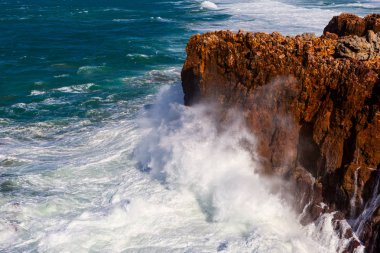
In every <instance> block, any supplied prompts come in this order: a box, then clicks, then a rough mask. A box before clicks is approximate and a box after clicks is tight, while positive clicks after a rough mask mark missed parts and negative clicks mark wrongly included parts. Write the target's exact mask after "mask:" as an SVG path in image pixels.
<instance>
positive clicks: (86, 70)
mask: <svg viewBox="0 0 380 253" xmlns="http://www.w3.org/2000/svg"><path fill="white" fill-rule="evenodd" d="M104 68H105V66H82V67H79V68H78V71H77V74H82V75H91V74H94V73H97V72H100V71H102V70H104Z"/></svg>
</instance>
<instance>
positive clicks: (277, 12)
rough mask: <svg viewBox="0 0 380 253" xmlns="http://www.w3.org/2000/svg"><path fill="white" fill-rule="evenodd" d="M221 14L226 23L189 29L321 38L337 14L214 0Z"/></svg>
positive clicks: (268, 1) (271, 2)
mask: <svg viewBox="0 0 380 253" xmlns="http://www.w3.org/2000/svg"><path fill="white" fill-rule="evenodd" d="M214 2H215V4H217V6H218V9H219V10H220V12H224V13H226V14H228V15H230V17H229V18H227V19H226V20H222V21H221V20H218V21H215V22H209V21H208V22H207V24H203V23H201V24H200V26H196V27H191V28H192V29H194V28H195V29H196V30H199V31H209V30H216V29H231V30H235V31H237V30H239V29H243V30H246V31H254V32H273V31H278V32H281V33H284V34H289V35H292V34H298V33H304V32H314V33H316V34H321V33H322V31H323V28H324V27H325V26H326V24H327V23H328V22H329V20H330V19H331V18H332V16H334V15H337V14H339V12H337V11H332V10H328V9H322V8H319V7H312V8H306V7H302V6H296V5H292V4H289V3H286V2H283V1H275V0H257V1H233V0H215V1H214Z"/></svg>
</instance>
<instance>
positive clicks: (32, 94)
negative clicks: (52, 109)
mask: <svg viewBox="0 0 380 253" xmlns="http://www.w3.org/2000/svg"><path fill="white" fill-rule="evenodd" d="M43 94H46V92H45V91H40V90H32V91H31V92H30V96H39V95H43Z"/></svg>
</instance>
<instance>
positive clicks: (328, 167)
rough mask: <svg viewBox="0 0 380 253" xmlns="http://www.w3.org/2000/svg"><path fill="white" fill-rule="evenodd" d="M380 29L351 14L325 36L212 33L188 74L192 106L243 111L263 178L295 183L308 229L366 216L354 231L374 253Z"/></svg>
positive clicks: (371, 19) (378, 241)
mask: <svg viewBox="0 0 380 253" xmlns="http://www.w3.org/2000/svg"><path fill="white" fill-rule="evenodd" d="M379 31H380V15H379V14H371V15H368V16H366V17H365V18H364V19H362V18H360V17H357V16H355V15H352V14H342V15H341V16H339V17H334V18H333V19H332V21H330V23H329V24H328V26H327V27H326V28H325V31H324V35H323V36H321V37H315V36H312V35H310V34H303V35H298V36H294V37H290V36H283V35H281V34H279V33H276V32H275V33H272V34H266V33H245V32H242V31H239V32H238V33H233V32H230V31H219V32H209V33H205V34H202V35H194V36H192V37H191V38H190V41H189V43H188V45H187V48H186V51H187V59H186V61H185V64H184V66H183V70H182V87H183V91H184V94H185V104H186V105H192V104H194V103H197V102H199V101H207V100H215V101H217V102H218V104H219V106H220V107H221V108H222V109H223V108H225V109H228V108H231V107H237V108H240V110H241V111H243V113H244V115H246V122H247V126H248V128H249V129H250V130H251V131H252V133H253V134H254V135H255V136H256V137H257V140H258V143H257V151H258V153H259V155H260V157H261V158H262V161H261V162H262V164H263V173H265V174H269V175H272V174H275V175H280V176H281V177H283V178H285V179H287V180H289V181H290V182H292V183H293V185H294V189H293V191H291V192H292V193H293V195H294V198H295V203H297V205H296V209H297V210H298V211H299V212H300V213H301V212H305V215H304V216H303V219H302V221H301V222H302V223H304V224H307V223H309V222H312V221H315V220H316V219H317V218H318V217H320V216H321V215H322V214H323V213H326V212H337V213H336V217H337V219H350V220H355V219H359V218H360V219H363V221H362V222H360V221H356V222H355V224H356V225H355V224H352V226H353V227H352V229H353V230H354V231H355V232H356V233H358V237H359V239H360V240H361V243H362V244H363V245H364V246H366V252H370V253H373V252H379V251H380V232H379V230H380V211H379V210H378V209H379V208H377V209H376V208H372V209H374V210H373V213H372V214H371V215H367V216H365V217H364V216H363V215H361V214H363V213H364V212H365V211H368V210H369V205H370V202H371V201H372V202H374V201H373V199H374V195H376V196H377V194H379V193H380V189H379V184H378V182H379V180H380V77H379V75H380V57H379V56H380V55H379V52H380V46H379V45H380V43H379V42H380V35H379V34H377V32H379ZM342 36H343V37H342ZM363 36H365V37H363ZM376 187H377V188H376ZM376 196H375V197H376ZM376 201H377V200H376ZM376 201H375V202H374V204H373V203H372V202H371V203H372V204H373V205H380V200H379V203H377V202H376ZM372 209H371V210H372ZM337 224H338V223H337ZM359 227H360V229H359ZM337 230H339V226H337ZM340 234H341V235H342V236H343V237H346V236H347V234H349V232H344V233H343V232H341V233H340ZM351 234H352V231H351ZM352 238H354V237H352ZM358 245H360V242H358V241H357V240H356V241H355V240H354V239H352V242H351V243H350V245H348V246H347V248H346V251H345V252H352V251H353V250H354V249H355V248H356V247H357V246H358Z"/></svg>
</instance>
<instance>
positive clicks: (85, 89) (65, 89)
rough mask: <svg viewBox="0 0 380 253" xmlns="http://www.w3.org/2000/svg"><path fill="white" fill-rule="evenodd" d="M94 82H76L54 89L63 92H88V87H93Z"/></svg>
mask: <svg viewBox="0 0 380 253" xmlns="http://www.w3.org/2000/svg"><path fill="white" fill-rule="evenodd" d="M94 85H95V84H94V83H85V84H78V85H72V86H65V87H61V88H58V89H54V91H59V92H64V93H86V92H89V89H90V88H91V87H93V86H94Z"/></svg>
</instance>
